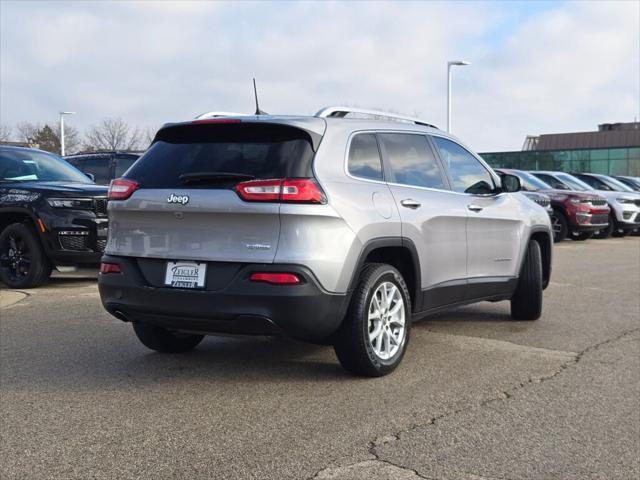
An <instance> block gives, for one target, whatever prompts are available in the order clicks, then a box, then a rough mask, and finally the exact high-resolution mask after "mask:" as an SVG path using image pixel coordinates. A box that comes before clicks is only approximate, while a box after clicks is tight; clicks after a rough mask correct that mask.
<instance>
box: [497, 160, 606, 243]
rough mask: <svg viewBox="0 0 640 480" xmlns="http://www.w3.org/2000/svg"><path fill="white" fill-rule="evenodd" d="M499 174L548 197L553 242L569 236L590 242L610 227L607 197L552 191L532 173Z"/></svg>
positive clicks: (526, 189) (499, 171)
mask: <svg viewBox="0 0 640 480" xmlns="http://www.w3.org/2000/svg"><path fill="white" fill-rule="evenodd" d="M496 171H497V172H498V173H509V174H511V175H516V176H517V177H518V178H519V179H520V183H521V185H522V189H523V190H524V191H526V192H539V193H544V194H546V195H547V196H548V197H549V199H550V200H551V206H552V218H551V224H552V226H553V239H554V241H555V242H560V241H562V240H564V239H565V238H567V236H568V237H570V238H572V239H573V240H587V239H589V238H591V237H592V236H593V234H594V233H595V232H597V231H599V230H601V229H603V228H607V227H608V224H609V212H610V209H609V206H608V205H607V200H606V198H604V197H602V196H600V195H595V194H593V193H586V192H574V191H571V190H566V189H564V190H561V189H557V188H552V187H551V186H550V185H549V184H548V183H545V182H544V181H543V180H541V179H539V178H537V177H536V176H534V175H532V174H531V173H529V172H525V171H523V170H514V169H507V168H501V169H499V170H496Z"/></svg>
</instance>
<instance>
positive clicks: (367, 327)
mask: <svg viewBox="0 0 640 480" xmlns="http://www.w3.org/2000/svg"><path fill="white" fill-rule="evenodd" d="M393 287H395V290H394V289H393ZM383 293H384V295H385V296H386V295H387V294H390V295H391V300H390V302H389V304H388V305H387V306H386V307H384V308H385V309H386V310H387V312H388V310H394V309H396V308H398V309H399V310H398V311H397V312H396V313H395V314H392V315H391V316H387V315H385V314H383V315H382V318H381V315H380V314H379V313H378V316H377V319H376V317H375V313H376V311H377V312H379V311H380V310H379V309H377V310H376V304H379V303H380V301H382V298H383ZM394 299H395V303H391V302H393V301H394ZM400 301H401V302H402V306H401V307H398V305H399V302H400ZM389 306H391V308H390V309H389ZM370 316H371V317H372V318H370ZM401 317H403V318H401ZM402 322H403V323H402ZM376 324H377V325H379V329H377V328H376ZM376 330H377V331H378V332H379V333H378V335H377V336H375V337H374V338H373V339H372V338H371V335H372V334H374V333H375V332H376ZM410 332H411V301H410V296H409V291H408V290H407V285H406V284H405V282H404V279H403V278H402V275H401V274H400V272H399V271H398V270H396V269H395V268H394V267H392V266H391V265H387V264H381V263H372V264H369V265H367V266H365V268H364V270H363V271H362V273H361V274H360V279H359V281H358V284H357V286H356V288H355V290H354V292H353V296H352V297H351V303H350V305H349V309H348V311H347V315H346V317H345V319H344V321H343V322H342V325H341V326H340V329H339V330H338V332H336V336H335V340H334V350H335V352H336V355H337V356H338V360H339V361H340V364H341V365H342V366H343V367H344V368H345V369H346V370H347V371H349V372H351V373H353V374H355V375H360V376H366V377H380V376H383V375H387V374H389V373H391V372H393V371H394V370H395V369H396V367H397V366H398V365H399V364H400V362H401V361H402V357H404V354H405V352H406V349H407V345H408V344H409V334H410ZM385 339H386V341H385ZM394 339H395V341H393V342H392V340H394ZM392 343H394V345H392Z"/></svg>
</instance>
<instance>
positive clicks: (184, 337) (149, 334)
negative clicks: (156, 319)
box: [133, 322, 204, 353]
mask: <svg viewBox="0 0 640 480" xmlns="http://www.w3.org/2000/svg"><path fill="white" fill-rule="evenodd" d="M133 331H134V332H136V336H137V337H138V340H140V341H141V342H142V344H143V345H144V346H145V347H147V348H150V349H151V350H155V351H157V352H162V353H183V352H188V351H189V350H193V349H194V348H195V347H196V346H197V345H198V344H199V343H200V342H201V341H202V339H203V338H204V335H192V334H188V333H174V332H171V331H169V330H167V329H166V328H162V327H156V326H155V325H150V324H148V323H140V322H134V323H133Z"/></svg>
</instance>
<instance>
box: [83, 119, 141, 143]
mask: <svg viewBox="0 0 640 480" xmlns="http://www.w3.org/2000/svg"><path fill="white" fill-rule="evenodd" d="M140 140H141V134H140V130H139V129H138V128H133V127H130V126H129V125H128V124H127V122H125V121H124V120H123V119H121V118H117V117H116V118H105V119H104V120H102V122H100V124H99V125H94V126H92V127H91V128H90V129H89V131H88V132H87V134H86V136H85V148H86V149H87V150H135V149H136V148H138V146H139V145H140Z"/></svg>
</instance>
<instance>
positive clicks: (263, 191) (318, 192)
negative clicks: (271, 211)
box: [236, 178, 326, 203]
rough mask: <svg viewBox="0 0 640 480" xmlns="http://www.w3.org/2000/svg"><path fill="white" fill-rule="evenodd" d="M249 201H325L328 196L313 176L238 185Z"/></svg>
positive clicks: (254, 181) (242, 194)
mask: <svg viewBox="0 0 640 480" xmlns="http://www.w3.org/2000/svg"><path fill="white" fill-rule="evenodd" d="M236 192H238V195H240V198H242V199H243V200H245V201H247V202H285V203H325V202H326V197H325V196H324V192H323V191H322V189H321V188H320V186H319V185H318V184H317V183H316V181H315V180H313V179H312V178H285V179H276V180H251V181H249V182H241V183H239V184H237V185H236Z"/></svg>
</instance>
